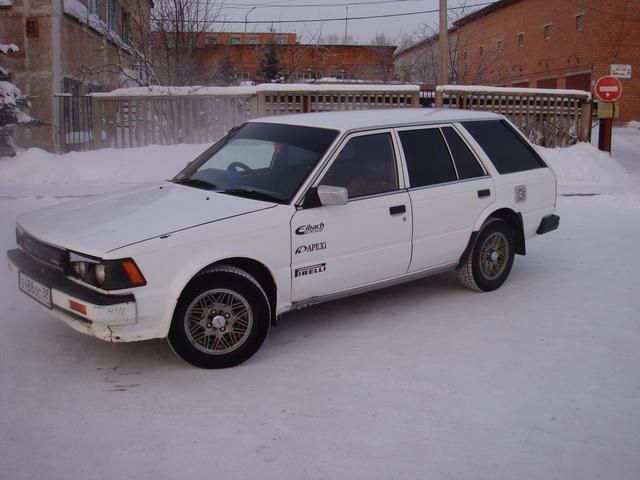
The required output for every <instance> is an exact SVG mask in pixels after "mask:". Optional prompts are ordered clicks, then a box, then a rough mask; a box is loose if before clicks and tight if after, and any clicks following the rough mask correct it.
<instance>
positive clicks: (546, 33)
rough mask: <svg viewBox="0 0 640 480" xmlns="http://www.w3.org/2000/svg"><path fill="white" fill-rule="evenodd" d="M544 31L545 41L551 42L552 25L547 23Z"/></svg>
mask: <svg viewBox="0 0 640 480" xmlns="http://www.w3.org/2000/svg"><path fill="white" fill-rule="evenodd" d="M543 31H544V39H545V40H550V39H551V24H550V23H547V24H546V25H545V26H544V27H543Z"/></svg>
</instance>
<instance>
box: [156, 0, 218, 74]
mask: <svg viewBox="0 0 640 480" xmlns="http://www.w3.org/2000/svg"><path fill="white" fill-rule="evenodd" d="M223 3H224V2H223V0H197V1H194V0H156V1H155V7H154V10H153V18H152V35H153V37H154V42H153V43H154V53H153V59H154V65H155V66H156V71H157V72H158V76H159V77H160V81H161V82H162V83H163V84H166V85H193V84H194V83H198V80H201V79H202V75H203V74H202V71H201V70H200V69H199V68H198V55H199V49H200V48H201V47H202V46H203V45H204V44H205V43H206V37H207V34H210V33H211V32H213V31H214V26H215V23H216V21H217V19H218V18H220V17H221V11H222V7H223Z"/></svg>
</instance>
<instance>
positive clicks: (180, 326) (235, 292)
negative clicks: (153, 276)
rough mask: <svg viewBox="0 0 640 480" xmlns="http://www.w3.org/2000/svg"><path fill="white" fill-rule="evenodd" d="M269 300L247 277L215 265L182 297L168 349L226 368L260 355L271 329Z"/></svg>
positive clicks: (199, 362) (187, 358)
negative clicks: (255, 354) (261, 347)
mask: <svg viewBox="0 0 640 480" xmlns="http://www.w3.org/2000/svg"><path fill="white" fill-rule="evenodd" d="M270 312H271V309H270V305H269V300H268V298H267V295H266V294H265V292H264V290H263V289H262V287H261V286H260V284H259V283H258V282H257V281H256V280H255V279H254V278H253V277H252V276H251V275H249V274H248V273H247V272H245V271H244V270H241V269H239V268H236V267H232V266H229V265H218V266H215V267H213V268H211V269H209V270H207V271H205V272H204V273H203V274H201V275H199V276H198V277H196V278H195V279H194V280H193V281H192V282H191V283H190V284H189V285H188V286H187V288H185V290H184V291H183V292H182V295H180V298H179V300H178V304H177V306H176V309H175V311H174V314H173V319H172V321H171V328H170V329H169V338H168V340H169V345H170V346H171V348H172V350H173V351H174V352H175V353H176V355H178V356H179V357H180V358H181V359H183V360H184V361H186V362H187V363H189V364H191V365H193V366H196V367H200V368H208V369H217V368H228V367H233V366H235V365H239V364H240V363H242V362H244V361H246V360H248V359H249V358H250V357H251V356H252V355H253V354H254V353H256V352H257V351H258V349H259V348H260V346H261V345H262V343H263V342H264V340H265V338H267V334H268V333H269V328H270V325H271V313H270Z"/></svg>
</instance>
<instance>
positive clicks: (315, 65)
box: [199, 44, 396, 82]
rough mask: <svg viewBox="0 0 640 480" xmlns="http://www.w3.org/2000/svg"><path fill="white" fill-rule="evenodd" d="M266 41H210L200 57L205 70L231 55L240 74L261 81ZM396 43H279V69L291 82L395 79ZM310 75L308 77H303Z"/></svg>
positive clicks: (212, 67) (213, 67)
mask: <svg viewBox="0 0 640 480" xmlns="http://www.w3.org/2000/svg"><path fill="white" fill-rule="evenodd" d="M265 48H266V47H265V46H264V45H208V46H206V47H204V48H203V49H202V53H201V57H200V59H199V63H200V67H201V69H203V71H206V70H208V69H215V68H216V65H219V64H220V63H221V62H222V61H223V57H224V56H225V55H230V56H231V59H232V62H233V64H234V70H235V72H236V74H237V75H238V76H239V77H240V76H241V75H242V74H243V73H244V74H248V78H249V79H251V80H255V81H260V78H259V71H260V66H261V62H262V60H263V57H264V53H265ZM395 48H396V47H394V46H365V45H300V44H295V45H277V46H276V53H277V55H278V59H279V62H280V63H279V69H280V72H281V74H282V75H283V76H284V77H285V80H286V81H287V82H295V81H297V80H304V79H309V78H316V77H327V76H338V77H340V78H344V79H358V80H370V81H386V80H391V79H392V78H393V76H394V73H393V51H394V50H395ZM304 75H307V77H303V76H304Z"/></svg>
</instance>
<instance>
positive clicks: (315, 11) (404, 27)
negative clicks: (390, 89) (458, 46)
mask: <svg viewBox="0 0 640 480" xmlns="http://www.w3.org/2000/svg"><path fill="white" fill-rule="evenodd" d="M488 1H490V0H467V1H466V2H461V1H460V0H449V7H455V6H458V5H460V4H461V3H462V4H466V5H473V4H480V3H486V2H488ZM363 2H367V4H360V5H357V4H358V3H363ZM375 2H380V3H375ZM223 3H224V5H225V8H224V9H223V17H224V19H225V20H226V21H232V20H235V21H240V22H241V23H235V24H233V23H229V24H226V25H224V26H220V25H219V26H218V27H222V29H223V30H225V31H243V30H244V27H245V25H244V21H245V17H247V14H248V21H249V22H251V21H263V20H285V21H286V20H309V19H321V18H341V19H342V20H340V21H325V22H306V23H294V22H286V23H281V24H277V23H276V24H274V28H275V29H276V30H277V31H280V32H295V33H297V34H298V36H299V39H300V40H302V41H311V40H313V39H316V38H317V37H318V36H319V35H322V36H326V35H330V34H336V35H339V36H340V38H341V39H342V37H343V36H344V30H345V21H344V18H345V14H346V9H345V6H344V5H345V4H347V3H351V5H349V7H348V17H350V18H351V17H359V16H370V15H388V14H398V13H410V12H422V11H426V10H437V8H438V4H439V1H438V0H395V1H387V2H384V0H225V1H224V2H223ZM256 5H260V7H258V8H255V9H254V10H251V9H252V8H253V7H254V6H256ZM437 22H438V14H437V13H423V14H416V15H409V16H400V17H391V18H378V19H365V20H356V19H351V20H349V21H348V22H347V31H348V35H351V36H352V37H353V39H354V40H355V41H357V42H360V43H367V42H369V41H370V40H372V39H373V38H374V37H375V35H376V34H377V33H383V34H385V35H386V36H387V37H388V38H390V39H392V40H396V39H399V37H400V35H401V34H402V33H408V34H411V33H413V32H415V31H417V30H419V29H420V28H421V26H422V25H425V24H428V25H435V24H437ZM268 28H269V24H252V23H248V24H247V31H250V32H251V31H256V32H260V31H262V32H264V31H268Z"/></svg>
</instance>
